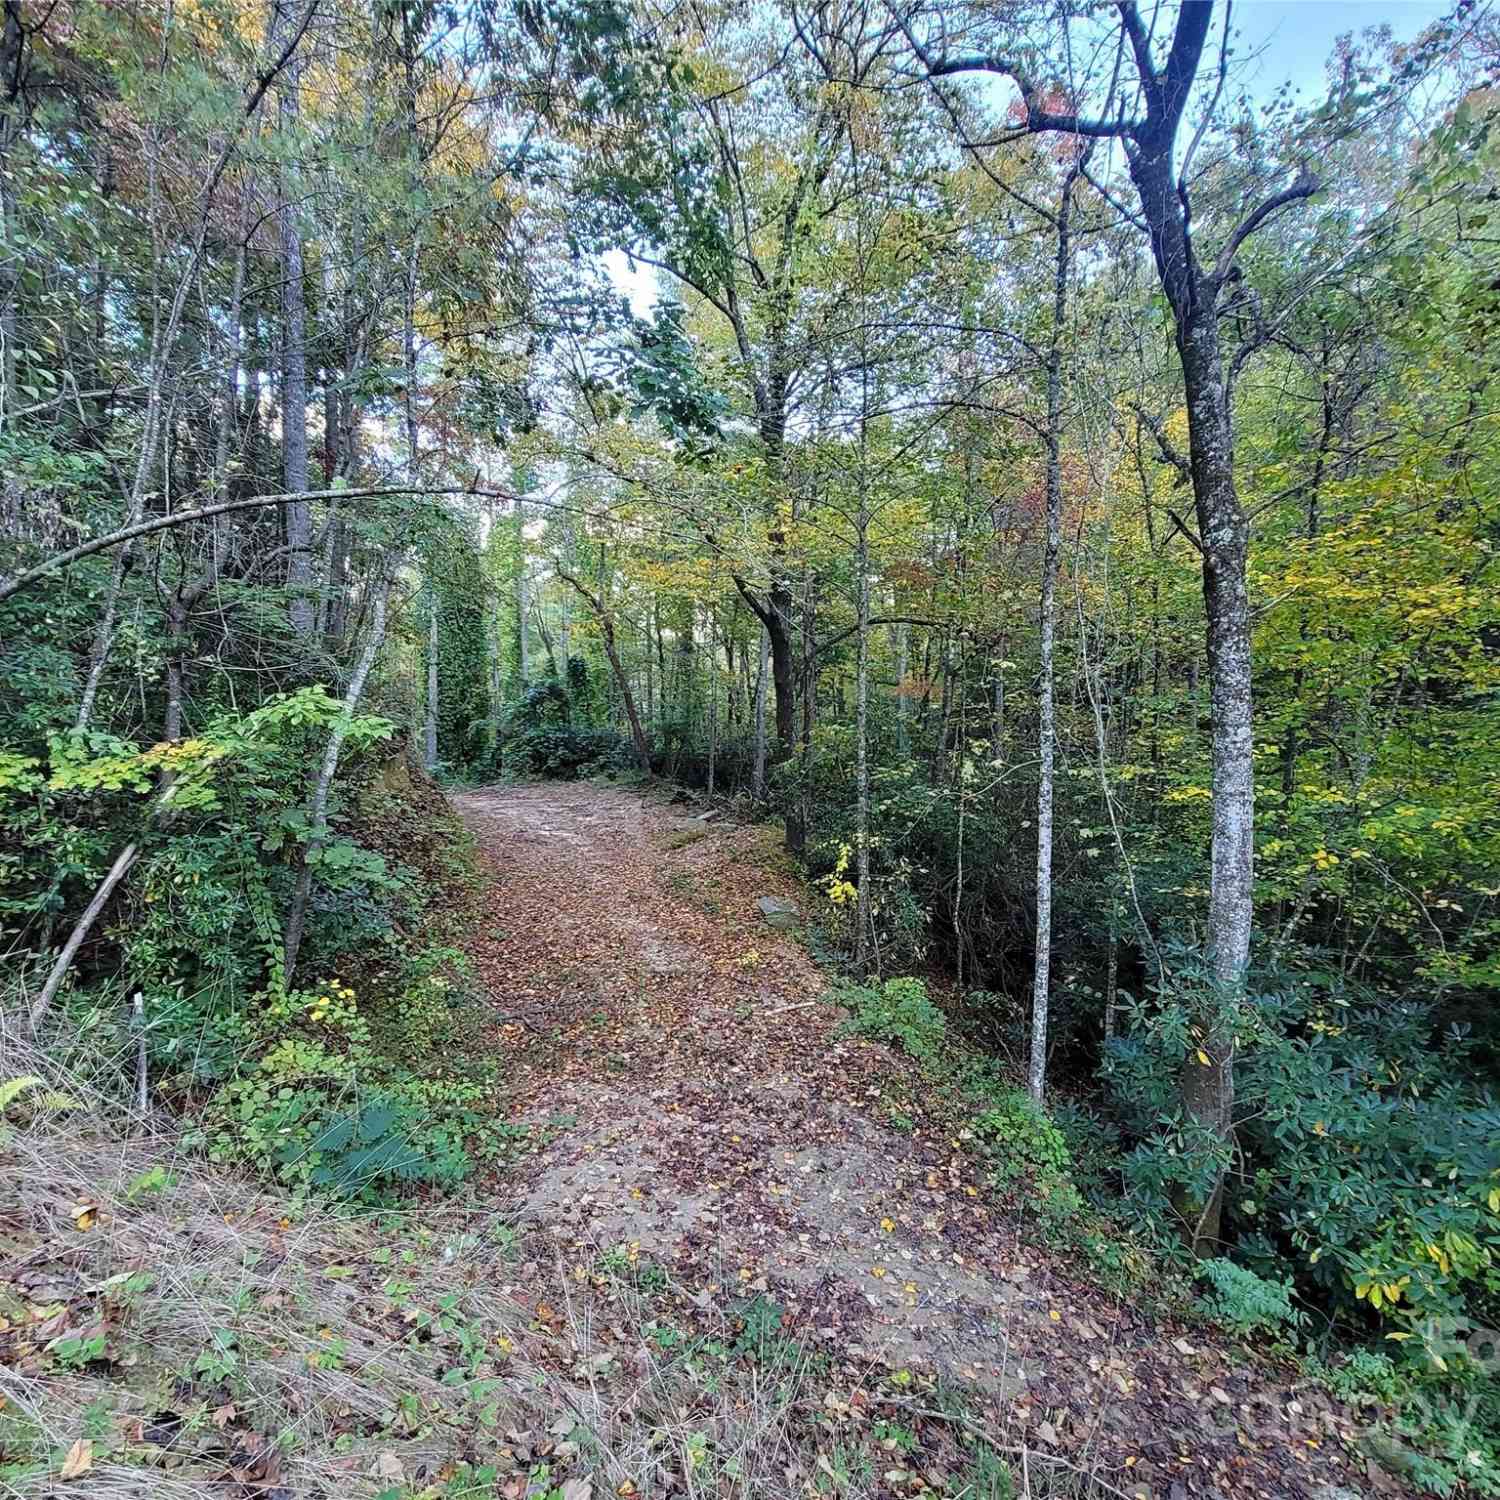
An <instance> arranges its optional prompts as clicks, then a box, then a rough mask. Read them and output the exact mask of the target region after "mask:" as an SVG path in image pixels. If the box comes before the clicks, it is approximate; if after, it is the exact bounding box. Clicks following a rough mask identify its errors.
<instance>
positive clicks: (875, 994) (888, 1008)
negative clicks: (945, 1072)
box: [836, 979, 948, 1062]
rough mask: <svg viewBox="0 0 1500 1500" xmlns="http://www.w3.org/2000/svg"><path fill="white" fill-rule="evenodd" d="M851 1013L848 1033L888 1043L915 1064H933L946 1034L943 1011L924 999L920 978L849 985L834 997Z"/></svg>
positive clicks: (925, 996) (924, 986) (925, 993)
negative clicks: (912, 1059) (914, 1061)
mask: <svg viewBox="0 0 1500 1500" xmlns="http://www.w3.org/2000/svg"><path fill="white" fill-rule="evenodd" d="M836 998H837V1000H838V1001H839V1003H840V1004H842V1005H845V1006H847V1007H848V1008H849V1009H850V1010H852V1011H853V1012H854V1014H853V1015H852V1016H851V1017H850V1019H849V1021H848V1022H847V1027H848V1029H849V1030H851V1031H855V1032H858V1033H859V1034H860V1035H861V1036H868V1037H873V1038H874V1039H875V1040H876V1041H880V1042H890V1043H892V1044H893V1045H895V1046H898V1047H900V1048H901V1050H902V1051H903V1052H905V1053H906V1054H907V1055H908V1056H910V1057H914V1058H916V1059H917V1061H918V1062H933V1061H934V1060H935V1059H936V1058H937V1056H938V1053H939V1051H940V1050H941V1048H942V1045H943V1041H944V1039H945V1037H946V1035H947V1031H948V1023H947V1020H946V1019H945V1018H944V1016H943V1013H942V1011H940V1010H939V1009H938V1008H937V1006H935V1005H934V1004H933V1003H932V1001H931V1000H929V999H928V998H927V986H926V985H925V984H923V983H922V981H921V980H920V979H887V980H886V981H885V983H884V984H882V985H879V986H876V985H865V984H849V985H845V986H843V987H842V988H841V989H840V990H839V991H838V992H837V995H836Z"/></svg>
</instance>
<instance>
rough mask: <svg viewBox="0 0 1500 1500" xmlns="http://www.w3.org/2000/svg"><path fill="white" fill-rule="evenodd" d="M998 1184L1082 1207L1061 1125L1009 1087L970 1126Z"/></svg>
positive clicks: (1069, 1207) (1062, 1205) (1061, 1205)
mask: <svg viewBox="0 0 1500 1500" xmlns="http://www.w3.org/2000/svg"><path fill="white" fill-rule="evenodd" d="M969 1129H970V1131H971V1132H972V1134H973V1136H974V1138H975V1140H976V1142H977V1143H978V1148H979V1151H980V1153H981V1155H983V1156H984V1158H985V1159H986V1161H987V1162H988V1163H989V1164H990V1167H991V1173H992V1177H993V1180H994V1182H995V1185H996V1186H997V1187H1001V1188H1008V1187H1013V1186H1017V1185H1025V1186H1028V1187H1030V1188H1031V1189H1032V1190H1033V1191H1034V1192H1035V1193H1036V1194H1037V1195H1038V1197H1039V1198H1040V1199H1041V1200H1042V1201H1043V1202H1044V1203H1046V1204H1048V1205H1049V1206H1050V1207H1052V1208H1053V1209H1060V1210H1063V1211H1065V1212H1072V1211H1075V1210H1077V1209H1078V1208H1080V1207H1082V1199H1081V1198H1080V1197H1079V1195H1078V1189H1077V1188H1076V1187H1075V1186H1074V1185H1073V1154H1072V1152H1071V1151H1069V1150H1068V1142H1067V1140H1066V1138H1065V1137H1064V1136H1063V1133H1062V1131H1061V1130H1060V1129H1059V1128H1058V1126H1057V1124H1056V1123H1055V1122H1054V1121H1053V1120H1051V1119H1050V1118H1049V1117H1048V1116H1047V1114H1046V1112H1045V1111H1044V1110H1042V1109H1040V1108H1038V1107H1037V1105H1036V1104H1035V1103H1033V1101H1032V1099H1031V1097H1030V1096H1029V1095H1027V1094H1025V1093H1023V1092H1022V1091H1021V1090H1020V1089H1007V1090H1005V1091H1003V1092H1002V1093H1001V1094H999V1095H998V1096H997V1099H996V1103H995V1104H994V1105H993V1106H992V1107H991V1108H989V1109H986V1110H984V1111H983V1112H982V1113H980V1114H978V1115H976V1116H975V1117H974V1119H973V1122H972V1123H971V1124H970V1126H969Z"/></svg>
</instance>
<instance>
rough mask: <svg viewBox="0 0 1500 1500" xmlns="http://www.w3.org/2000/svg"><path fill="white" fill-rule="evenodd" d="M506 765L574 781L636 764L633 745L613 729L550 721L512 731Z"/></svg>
mask: <svg viewBox="0 0 1500 1500" xmlns="http://www.w3.org/2000/svg"><path fill="white" fill-rule="evenodd" d="M505 763H506V769H507V770H510V771H514V772H520V773H529V774H530V775H533V776H548V777H553V778H556V779H557V780H560V781H571V780H574V779H575V778H577V777H579V776H582V775H588V774H591V773H592V772H593V771H596V770H600V771H603V770H611V769H618V770H624V769H627V768H628V767H630V766H632V765H634V764H635V760H634V757H633V755H632V754H631V750H630V746H629V745H628V744H627V743H626V742H625V741H624V740H623V739H622V738H621V737H620V736H619V735H618V734H616V733H615V732H614V730H612V729H581V728H577V727H575V726H573V725H570V724H556V725H547V726H543V727H540V728H536V729H527V730H523V731H522V732H521V733H520V734H515V735H512V736H511V738H510V739H509V740H507V742H506V745H505Z"/></svg>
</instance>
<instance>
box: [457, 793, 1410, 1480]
mask: <svg viewBox="0 0 1500 1500" xmlns="http://www.w3.org/2000/svg"><path fill="white" fill-rule="evenodd" d="M666 799H667V794H665V793H661V792H658V793H656V794H654V795H644V796H643V795H642V794H640V793H637V792H633V791H627V790H623V789H615V788H610V787H601V786H597V785H592V784H568V785H561V784H544V785H537V786H523V787H501V788H491V789H486V790H482V791H476V792H470V793H467V794H464V795H462V796H459V797H457V798H456V799H455V801H456V804H457V806H458V809H459V811H460V812H461V813H462V815H463V817H464V818H465V820H466V822H467V823H468V824H469V826H470V827H471V828H472V829H473V831H474V833H475V835H476V837H477V838H478V840H479V844H480V847H481V850H482V853H483V855H484V857H485V860H486V862H487V864H488V865H489V867H490V868H491V870H492V871H493V877H494V887H493V894H492V896H491V898H490V899H489V901H488V916H487V918H485V919H484V922H483V923H482V924H481V926H480V927H479V928H478V929H477V930H476V932H475V934H474V939H473V956H474V959H475V961H476V964H477V966H478V969H479V971H480V973H481V975H482V976H483V978H484V980H485V982H486V983H487V985H488V988H489V990H490V992H491V994H492V995H493V996H494V998H495V1002H496V1006H497V1011H498V1012H499V1015H500V1017H501V1021H500V1024H501V1025H502V1027H503V1029H504V1036H505V1045H506V1047H507V1050H508V1051H511V1052H513V1054H514V1056H515V1057H516V1058H517V1064H516V1073H515V1076H514V1080H513V1082H514V1088H515V1101H514V1113H515V1117H516V1119H517V1121H518V1122H519V1123H524V1124H526V1125H528V1126H530V1127H532V1128H533V1129H534V1130H536V1131H538V1132H539V1133H542V1134H545V1135H546V1137H547V1142H548V1143H547V1144H546V1145H545V1146H544V1147H543V1148H542V1149H541V1150H540V1151H538V1152H537V1153H535V1154H533V1155H531V1156H529V1157H527V1158H524V1159H523V1161H522V1163H521V1165H520V1166H519V1168H518V1169H517V1170H516V1173H515V1174H513V1175H510V1176H508V1177H507V1178H506V1180H505V1185H504V1191H505V1192H506V1193H507V1194H514V1195H515V1202H514V1205H513V1207H514V1211H515V1214H516V1216H517V1218H518V1220H520V1221H522V1222H526V1223H530V1224H532V1225H534V1226H535V1227H536V1229H537V1231H538V1234H539V1235H541V1236H545V1237H546V1239H547V1240H550V1241H551V1243H552V1244H553V1245H554V1246H555V1250H556V1256H557V1258H558V1259H559V1260H560V1261H562V1262H564V1263H565V1264H584V1263H586V1262H588V1261H589V1260H590V1258H592V1257H597V1256H598V1255H600V1254H607V1253H610V1252H614V1253H615V1254H617V1255H618V1254H623V1255H624V1256H626V1257H628V1258H629V1259H630V1260H631V1261H636V1260H638V1259H639V1260H645V1261H650V1262H655V1263H659V1264H660V1265H662V1266H663V1267H665V1268H666V1269H667V1271H668V1272H669V1273H670V1275H671V1277H672V1278H673V1280H674V1282H676V1283H678V1284H680V1285H681V1286H683V1287H685V1288H687V1289H688V1290H689V1291H690V1292H695V1293H698V1294H699V1295H701V1296H702V1297H703V1298H704V1299H705V1300H707V1299H709V1298H720V1299H722V1297H723V1296H724V1294H725V1293H726V1291H727V1292H728V1294H729V1295H731V1296H735V1297H741V1298H743V1299H744V1300H745V1301H747V1302H748V1301H750V1300H751V1299H753V1298H755V1297H756V1296H757V1295H760V1296H762V1297H764V1298H765V1299H767V1300H768V1301H774V1302H775V1304H776V1305H777V1306H779V1307H780V1308H782V1309H783V1310H784V1316H785V1326H786V1330H787V1332H788V1333H789V1334H791V1335H792V1336H793V1337H795V1338H797V1339H799V1340H800V1341H802V1342H803V1343H804V1344H805V1345H807V1346H810V1347H814V1348H819V1349H821V1350H822V1351H824V1352H826V1353H828V1354H829V1355H831V1356H833V1357H834V1358H835V1359H836V1360H838V1361H840V1362H842V1363H843V1365H844V1367H845V1368H846V1369H851V1368H852V1369H855V1370H858V1371H866V1372H868V1375H869V1378H870V1379H871V1380H872V1381H875V1380H879V1379H881V1378H882V1377H883V1376H885V1375H888V1374H889V1373H891V1372H896V1371H902V1370H905V1371H909V1372H911V1373H912V1375H913V1377H914V1378H915V1379H916V1380H918V1381H919V1382H920V1381H921V1380H922V1379H923V1378H924V1377H929V1376H938V1377H943V1378H948V1379H956V1380H959V1381H962V1382H964V1383H966V1384H968V1385H970V1386H972V1387H974V1388H976V1389H977V1390H978V1391H980V1392H981V1393H982V1396H981V1400H982V1401H983V1403H984V1406H985V1409H986V1411H987V1413H988V1417H987V1423H986V1427H987V1435H988V1436H989V1437H990V1438H991V1439H992V1440H993V1442H994V1443H995V1444H997V1445H1005V1444H1010V1445H1024V1446H1026V1447H1028V1448H1030V1449H1032V1450H1034V1451H1037V1452H1039V1453H1041V1454H1049V1453H1050V1454H1054V1455H1058V1456H1060V1457H1066V1458H1068V1459H1069V1460H1070V1461H1072V1462H1074V1463H1078V1464H1080V1465H1085V1464H1086V1465H1087V1466H1088V1467H1089V1468H1091V1469H1094V1470H1096V1472H1100V1473H1103V1474H1104V1475H1106V1476H1108V1477H1109V1480H1110V1483H1112V1484H1114V1485H1115V1486H1117V1488H1118V1490H1119V1492H1121V1493H1124V1494H1128V1495H1135V1494H1137V1493H1140V1494H1149V1495H1151V1496H1152V1497H1166V1496H1171V1497H1174V1500H1176V1497H1179V1496H1180V1497H1186V1496H1196V1495H1203V1496H1230V1495H1234V1496H1238V1495H1246V1496H1248V1495H1262V1496H1275V1497H1289V1500H1290V1497H1298V1496H1310V1497H1311V1496H1315V1497H1320V1500H1335V1497H1342V1496H1345V1495H1363V1494H1374V1493H1400V1492H1401V1491H1400V1489H1399V1487H1397V1486H1395V1485H1394V1484H1393V1483H1392V1481H1390V1480H1389V1478H1388V1477H1387V1476H1385V1475H1384V1473H1383V1472H1382V1471H1378V1470H1376V1469H1375V1468H1374V1466H1373V1465H1370V1464H1367V1462H1366V1461H1365V1460H1364V1459H1363V1458H1362V1457H1360V1456H1358V1455H1357V1454H1356V1453H1355V1452H1354V1451H1353V1449H1352V1447H1351V1446H1350V1441H1351V1439H1352V1437H1353V1435H1354V1433H1355V1429H1356V1423H1355V1420H1354V1418H1353V1416H1352V1414H1350V1413H1348V1412H1346V1411H1344V1410H1342V1409H1340V1408H1339V1407H1337V1405H1336V1404H1334V1403H1332V1402H1330V1400H1329V1399H1328V1398H1327V1396H1326V1395H1324V1394H1323V1393H1321V1392H1320V1391H1319V1390H1317V1389H1316V1388H1313V1387H1310V1386H1305V1387H1302V1388H1294V1387H1293V1386H1291V1385H1290V1384H1288V1383H1286V1382H1285V1380H1284V1379H1283V1378H1282V1377H1281V1376H1280V1375H1279V1374H1278V1372H1276V1371H1273V1370H1270V1369H1268V1368H1265V1367H1262V1366H1260V1365H1258V1364H1255V1363H1252V1362H1251V1360H1250V1359H1249V1357H1248V1356H1247V1355H1246V1354H1245V1353H1244V1352H1243V1351H1241V1350H1239V1349H1237V1348H1235V1347H1233V1346H1231V1345H1228V1344H1226V1343H1225V1342H1224V1341H1223V1340H1222V1339H1220V1338H1218V1337H1217V1336H1214V1335H1211V1334H1209V1333H1208V1332H1207V1331H1206V1330H1203V1329H1199V1328H1181V1327H1170V1326H1162V1325H1161V1324H1160V1323H1158V1322H1155V1321H1153V1320H1152V1319H1151V1318H1150V1317H1148V1316H1146V1315H1145V1314H1143V1313H1141V1312H1138V1311H1137V1310H1136V1309H1134V1308H1133V1307H1131V1306H1130V1305H1128V1304H1126V1303H1124V1302H1122V1301H1120V1300H1118V1299H1115V1298H1112V1297H1110V1296H1109V1295H1107V1294H1106V1293H1104V1292H1103V1291H1101V1289H1100V1288H1099V1287H1098V1286H1097V1285H1096V1284H1094V1283H1092V1282H1091V1281H1090V1280H1089V1279H1088V1268H1087V1266H1086V1265H1085V1264H1083V1263H1082V1261H1081V1259H1079V1258H1076V1257H1074V1258H1071V1259H1072V1260H1076V1261H1077V1263H1076V1264H1073V1263H1070V1258H1069V1257H1065V1256H1064V1255H1062V1253H1061V1252H1059V1251H1057V1250H1056V1249H1048V1248H1047V1247H1046V1245H1045V1244H1044V1242H1043V1240H1042V1238H1041V1236H1040V1234H1039V1233H1036V1232H1034V1231H1033V1229H1032V1227H1031V1226H1030V1225H1029V1223H1028V1214H1027V1211H1026V1205H1025V1204H1023V1203H1014V1202H1010V1203H1007V1202H1005V1201H1003V1200H1001V1199H1000V1198H999V1197H997V1196H996V1195H995V1194H993V1193H992V1192H991V1191H990V1189H989V1188H988V1187H987V1186H986V1184H985V1182H984V1178H983V1175H982V1172H981V1167H980V1163H979V1162H978V1161H977V1160H976V1159H975V1158H974V1157H973V1156H972V1155H970V1154H969V1153H968V1152H967V1151H966V1149H965V1147H964V1143H963V1141H962V1139H961V1138H960V1137H959V1135H957V1134H955V1129H954V1126H953V1123H952V1121H951V1120H948V1121H945V1120H943V1119H941V1118H937V1117H930V1116H929V1115H928V1114H927V1113H926V1112H925V1111H924V1109H923V1107H922V1100H923V1097H924V1087H923V1082H922V1079H921V1077H920V1075H919V1074H918V1073H917V1071H916V1069H915V1068H914V1066H913V1065H912V1064H911V1063H910V1062H909V1061H908V1060H906V1059H904V1058H901V1057H897V1056H894V1055H893V1054H892V1053H891V1052H890V1051H889V1050H888V1049H886V1048H885V1047H883V1046H879V1045H876V1044H873V1043H870V1042H867V1041H864V1040H862V1039H859V1038H855V1037H850V1036H846V1035H843V1034H841V1033H840V1030H839V1022H840V1020H841V1019H842V1018H841V1015H840V1013H839V1012H838V1011H837V1010H836V1009H835V1008H834V1007H833V1006H831V1005H829V1004H826V1003H823V1002H822V1001H820V1000H819V998H818V997H819V996H820V995H821V993H822V992H823V991H824V990H825V989H826V980H825V978H824V976H823V975H822V974H821V973H820V972H819V971H818V969H817V968H816V966H815V965H814V964H813V963H812V961H811V959H810V958H809V957H808V955H807V953H806V952H805V950H804V949H803V948H802V947H801V945H800V944H799V943H798V942H797V941H796V940H795V938H794V937H792V936H789V935H786V934H782V933H778V932H774V931H772V930H771V929H770V928H769V927H768V926H767V925H766V923H765V921H764V920H763V918H762V917H761V915H760V913H759V911H758V909H757V905H756V903H757V900H758V899H759V898H760V897H762V896H766V895H780V896H788V897H791V898H792V899H793V900H797V901H800V900H801V899H802V893H801V892H800V891H799V890H798V889H797V888H796V887H795V885H794V883H793V882H792V881H791V879H790V878H789V876H788V875H786V874H785V873H778V867H779V866H780V864H781V861H780V860H779V858H778V856H777V854H776V846H775V840H774V834H773V832H772V831H771V830H770V829H767V828H764V827H762V828H754V827H737V826H734V825H726V824H722V823H718V822H710V823H708V824H704V823H703V822H701V821H699V820H698V819H697V818H695V817H693V816H692V815H691V814H692V812H693V811H694V809H691V808H685V807H683V806H682V805H680V804H674V803H672V802H670V801H668V800H666ZM486 924H487V925H486Z"/></svg>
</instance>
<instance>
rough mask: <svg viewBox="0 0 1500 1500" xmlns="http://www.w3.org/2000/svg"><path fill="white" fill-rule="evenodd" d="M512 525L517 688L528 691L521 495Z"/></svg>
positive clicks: (514, 506) (528, 631) (513, 508)
mask: <svg viewBox="0 0 1500 1500" xmlns="http://www.w3.org/2000/svg"><path fill="white" fill-rule="evenodd" d="M511 524H512V525H513V526H514V527H515V550H516V576H515V586H514V590H513V593H514V602H515V608H516V677H517V682H516V687H517V689H518V690H519V691H520V692H525V691H526V684H527V682H528V681H529V680H530V677H531V627H530V623H529V621H528V620H527V614H528V612H529V610H530V605H529V603H528V601H527V598H526V507H525V505H524V504H523V503H522V501H521V497H520V496H519V495H517V496H516V498H515V499H514V500H513V501H512V502H511Z"/></svg>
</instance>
